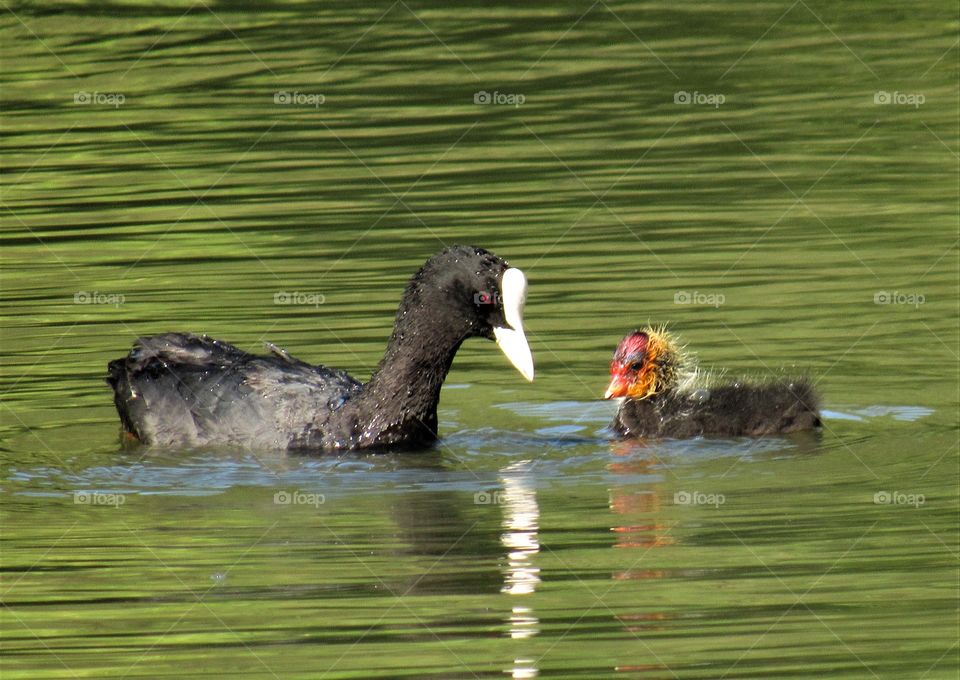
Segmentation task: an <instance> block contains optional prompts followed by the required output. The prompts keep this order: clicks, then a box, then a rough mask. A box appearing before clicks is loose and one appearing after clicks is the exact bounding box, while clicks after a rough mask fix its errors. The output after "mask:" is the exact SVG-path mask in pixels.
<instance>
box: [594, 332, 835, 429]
mask: <svg viewBox="0 0 960 680" xmlns="http://www.w3.org/2000/svg"><path fill="white" fill-rule="evenodd" d="M610 377H611V380H610V386H609V387H608V388H607V392H606V394H604V398H605V399H613V398H623V401H621V402H620V408H619V409H618V411H617V415H616V417H615V418H614V421H613V423H612V425H611V427H612V428H613V430H614V431H615V432H616V433H617V434H618V435H620V436H622V437H671V438H677V439H681V438H686V437H697V436H700V435H712V436H721V437H737V436H750V437H755V436H759V435H765V434H781V433H788V432H796V431H799V430H810V429H813V428H815V427H818V426H819V425H820V415H819V397H818V396H817V393H816V391H815V390H814V387H813V385H812V384H811V383H810V381H809V380H808V379H806V378H775V379H769V380H766V381H763V382H758V383H750V382H747V381H743V380H738V381H730V382H719V383H718V382H716V381H713V380H711V379H710V378H709V377H706V376H704V375H702V374H701V373H700V372H699V371H698V370H697V368H696V366H695V365H694V364H693V361H692V360H691V359H690V358H689V357H688V356H687V355H686V354H685V353H684V352H683V350H682V349H681V347H680V346H679V344H678V343H677V342H676V341H675V340H674V338H673V337H672V336H671V335H670V334H669V333H667V332H666V330H665V329H663V328H659V329H654V328H650V327H648V328H644V329H643V330H638V331H634V332H633V333H630V334H629V335H627V336H626V337H625V338H624V339H623V340H622V341H621V342H620V344H619V345H618V346H617V350H616V352H615V353H614V355H613V361H612V362H611V363H610Z"/></svg>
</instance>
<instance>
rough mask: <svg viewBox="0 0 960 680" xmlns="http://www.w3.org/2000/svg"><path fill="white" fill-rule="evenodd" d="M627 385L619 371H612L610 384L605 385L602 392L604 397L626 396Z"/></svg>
mask: <svg viewBox="0 0 960 680" xmlns="http://www.w3.org/2000/svg"><path fill="white" fill-rule="evenodd" d="M628 387H629V385H627V382H626V381H625V380H624V376H623V375H622V374H619V373H614V374H613V376H612V377H611V378H610V385H608V386H607V391H606V392H604V393H603V398H604V399H617V398H619V397H625V396H627V389H628Z"/></svg>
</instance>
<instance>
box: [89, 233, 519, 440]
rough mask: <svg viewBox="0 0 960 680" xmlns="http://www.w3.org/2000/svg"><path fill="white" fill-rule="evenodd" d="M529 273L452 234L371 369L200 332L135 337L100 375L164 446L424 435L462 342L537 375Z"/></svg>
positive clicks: (416, 282)
mask: <svg viewBox="0 0 960 680" xmlns="http://www.w3.org/2000/svg"><path fill="white" fill-rule="evenodd" d="M526 288H527V283H526V277H525V276H524V275H523V272H521V271H520V270H519V269H514V268H512V267H510V265H508V264H507V263H506V262H505V261H504V260H503V259H501V258H500V257H497V256H496V255H494V254H493V253H491V252H488V251H486V250H483V249H482V248H473V247H467V246H453V247H451V248H448V249H446V250H444V251H442V252H441V253H439V254H437V255H435V256H434V257H432V258H430V259H429V260H427V262H426V263H425V264H424V265H423V267H422V268H421V269H420V270H419V271H418V272H417V273H416V274H415V275H414V276H413V278H411V279H410V282H409V284H408V285H407V288H406V290H405V291H404V293H403V297H402V299H401V300H400V308H399V310H398V311H397V316H396V320H395V322H394V328H393V334H392V335H391V337H390V341H389V342H388V344H387V349H386V352H385V353H384V355H383V359H381V361H380V364H379V365H378V366H377V368H376V370H375V371H374V372H373V375H372V376H371V378H370V380H369V381H368V382H366V383H361V382H360V381H359V380H356V379H355V378H353V377H351V376H350V375H348V374H347V373H346V372H344V371H341V370H337V369H333V368H327V367H326V366H312V365H310V364H308V363H306V362H303V361H300V360H299V359H295V358H293V357H291V356H290V355H289V354H287V353H286V352H284V351H283V350H280V349H278V348H276V347H274V346H272V345H268V348H269V349H270V351H271V352H272V354H271V355H267V356H261V355H254V354H248V353H246V352H244V351H241V350H239V349H237V348H236V347H233V346H232V345H229V344H227V343H225V342H221V341H219V340H213V339H211V338H209V337H207V336H196V335H190V334H186V333H166V334H163V335H155V336H152V337H145V338H140V339H139V340H137V342H136V343H135V344H134V346H133V349H132V350H131V351H130V354H129V355H127V356H126V357H124V358H122V359H117V360H116V361H111V362H110V364H109V377H108V378H107V382H108V383H109V384H110V385H111V387H113V390H114V402H115V403H116V406H117V411H118V412H119V414H120V421H121V423H122V426H123V429H124V430H125V431H126V432H127V433H128V434H129V435H131V436H132V437H134V438H136V439H137V440H139V441H141V442H143V443H146V444H152V445H159V446H165V447H182V446H204V445H221V444H225V445H235V446H242V447H245V448H272V449H301V450H310V451H318V452H334V451H345V450H353V449H366V448H374V447H376V448H385V447H418V446H425V445H428V444H430V443H431V442H433V441H434V440H435V439H436V438H437V402H438V401H439V399H440V386H441V385H442V384H443V380H444V378H445V377H446V375H447V372H448V371H449V370H450V364H451V363H452V362H453V357H454V355H455V354H456V353H457V349H459V347H460V344H461V343H462V342H463V341H464V340H466V339H467V338H470V337H474V336H479V337H482V338H488V339H491V340H496V342H497V344H498V345H499V346H500V349H501V350H502V351H503V352H504V354H506V356H507V358H508V359H509V360H510V362H511V363H512V364H513V365H514V366H515V367H516V368H517V370H519V371H520V373H521V374H522V375H523V376H524V377H525V378H526V379H527V380H533V357H532V356H531V354H530V348H529V346H528V345H527V340H526V337H525V335H524V331H523V318H522V315H523V304H524V301H525V299H526Z"/></svg>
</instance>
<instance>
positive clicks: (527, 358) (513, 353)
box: [493, 268, 533, 382]
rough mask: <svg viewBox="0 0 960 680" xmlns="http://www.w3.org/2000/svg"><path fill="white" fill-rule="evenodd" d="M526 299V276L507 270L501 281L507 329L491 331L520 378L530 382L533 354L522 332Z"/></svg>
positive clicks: (511, 269) (515, 270)
mask: <svg viewBox="0 0 960 680" xmlns="http://www.w3.org/2000/svg"><path fill="white" fill-rule="evenodd" d="M526 299H527V277H526V276H524V275H523V272H522V271H520V270H519V269H514V268H510V269H508V270H506V271H505V272H504V273H503V277H502V279H501V281H500V300H501V303H502V304H503V315H504V318H505V320H506V322H507V324H509V327H508V328H504V327H497V328H494V329H493V336H494V338H495V339H496V341H497V346H498V347H499V348H500V350H501V351H502V352H503V353H504V354H505V355H506V356H507V359H509V360H510V363H511V364H513V366H514V368H516V369H517V370H518V371H520V375H522V376H523V377H524V378H526V379H527V380H529V381H531V382H532V381H533V354H531V352H530V346H529V345H528V344H527V336H526V335H525V334H524V332H523V305H524V302H526Z"/></svg>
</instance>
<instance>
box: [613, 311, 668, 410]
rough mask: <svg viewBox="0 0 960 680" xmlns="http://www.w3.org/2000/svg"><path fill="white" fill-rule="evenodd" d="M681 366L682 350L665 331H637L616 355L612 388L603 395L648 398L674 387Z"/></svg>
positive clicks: (650, 329)
mask: <svg viewBox="0 0 960 680" xmlns="http://www.w3.org/2000/svg"><path fill="white" fill-rule="evenodd" d="M681 365H682V355H681V350H680V349H679V348H678V347H677V345H676V343H675V342H674V340H673V339H672V337H671V336H670V334H669V333H667V332H666V330H665V329H663V328H658V329H654V328H650V327H647V328H645V329H644V330H642V331H634V332H633V333H630V334H629V335H627V336H626V337H625V338H624V339H623V340H621V341H620V344H619V345H618V346H617V351H616V352H614V353H613V361H611V362H610V386H609V387H607V392H606V394H604V395H603V396H604V398H606V399H613V398H616V397H629V398H631V399H646V398H647V397H651V396H653V395H654V394H657V393H658V392H661V391H662V390H664V389H665V388H667V387H669V386H670V385H672V384H673V382H674V381H675V380H676V378H677V371H678V370H679V367H680V366H681Z"/></svg>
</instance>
